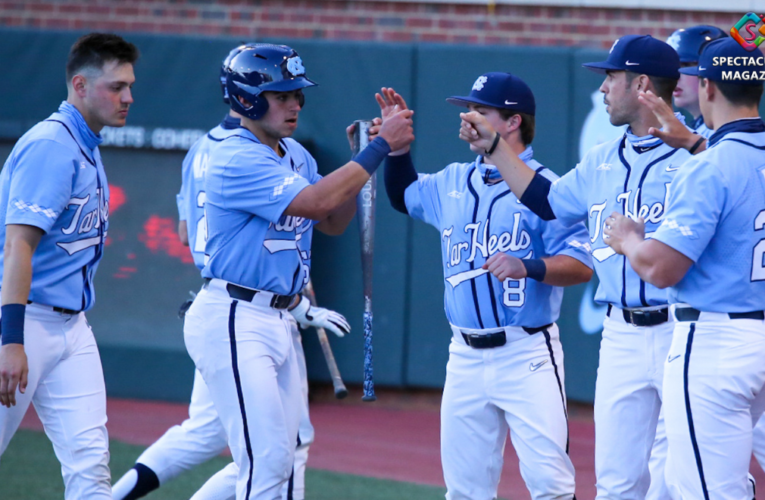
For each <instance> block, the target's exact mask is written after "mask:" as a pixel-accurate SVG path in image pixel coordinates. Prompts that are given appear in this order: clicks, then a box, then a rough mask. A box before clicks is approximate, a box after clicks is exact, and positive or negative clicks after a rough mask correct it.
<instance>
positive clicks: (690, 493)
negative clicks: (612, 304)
mask: <svg viewBox="0 0 765 500" xmlns="http://www.w3.org/2000/svg"><path fill="white" fill-rule="evenodd" d="M674 307H675V306H673V308H674ZM763 360H765V322H763V321H762V320H754V319H730V318H729V316H728V315H727V314H723V313H707V312H702V313H701V314H700V316H699V320H698V321H678V322H677V323H676V326H675V331H674V336H673V340H672V347H671V348H670V352H669V357H668V358H667V364H666V368H665V376H664V394H665V398H664V418H665V419H666V423H667V438H668V439H669V455H668V460H667V484H668V486H669V489H670V492H671V493H672V495H673V498H674V499H676V500H679V499H704V500H750V498H751V497H750V496H749V494H748V493H747V488H748V483H749V482H748V479H747V473H748V471H749V464H750V461H751V456H752V428H753V426H754V424H755V423H756V422H757V421H758V420H759V418H760V416H761V415H762V413H763V409H765V391H763V388H765V362H763Z"/></svg>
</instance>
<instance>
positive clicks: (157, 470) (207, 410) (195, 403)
mask: <svg viewBox="0 0 765 500" xmlns="http://www.w3.org/2000/svg"><path fill="white" fill-rule="evenodd" d="M252 46H253V44H247V45H240V46H238V47H236V48H234V49H233V50H231V52H230V53H229V54H228V56H227V57H226V58H225V59H224V60H223V64H222V65H221V90H222V92H223V102H224V103H225V104H227V105H230V102H229V97H228V92H227V91H226V73H225V68H226V67H227V66H228V64H229V63H230V62H231V60H232V59H233V58H234V56H236V55H237V54H239V53H240V52H241V51H242V50H243V49H244V48H245V47H252ZM240 118H241V117H240V115H239V114H238V113H236V112H234V111H233V110H229V114H228V116H226V117H225V118H224V119H223V121H222V122H221V123H220V124H219V125H218V126H217V127H215V128H213V129H212V130H211V131H210V132H209V133H208V134H207V135H206V136H203V137H201V138H200V139H199V140H198V141H197V142H196V143H194V145H192V147H191V148H190V149H189V152H188V154H187V155H186V157H185V158H184V161H183V169H182V178H183V182H182V184H181V190H180V193H178V196H177V200H178V214H179V220H180V222H179V225H178V233H179V235H180V237H181V240H182V241H183V243H184V244H185V245H187V246H189V247H190V248H191V253H192V256H193V257H194V263H195V264H196V266H197V267H198V268H199V269H200V271H201V270H202V269H203V268H204V262H205V254H204V244H205V240H206V233H207V225H206V221H205V215H204V201H205V191H204V178H205V171H206V169H207V162H208V159H209V157H210V154H211V151H212V149H213V147H214V146H215V145H216V144H218V143H219V142H221V141H223V140H224V139H225V138H227V137H229V136H231V135H233V134H236V133H238V132H241V129H240ZM307 300H308V299H306V301H307ZM302 305H303V306H305V305H308V307H307V308H306V307H301V308H300V309H301V310H302V309H305V311H303V314H297V313H298V310H297V309H293V311H292V312H293V314H295V315H296V316H297V318H296V319H299V320H301V322H302V323H301V324H303V325H311V326H320V327H324V328H326V329H328V330H331V331H332V332H334V333H335V334H336V335H337V336H339V337H343V336H344V335H345V334H346V333H349V331H350V326H349V325H348V323H347V321H346V320H345V318H344V317H342V316H341V315H340V314H338V313H336V312H334V311H329V310H326V309H323V308H318V307H310V303H309V302H304V303H303V304H302ZM186 307H188V306H186ZM309 318H310V319H309ZM291 327H292V328H291V330H292V332H291V333H292V339H293V343H294V346H295V352H296V354H297V359H298V368H299V371H300V382H301V388H302V392H303V394H302V401H303V403H304V404H303V405H302V408H301V420H300V428H299V433H298V440H299V441H298V442H299V445H298V448H297V450H296V451H295V464H294V467H293V475H292V477H291V480H290V481H289V482H288V483H287V484H285V485H284V492H283V495H282V496H283V498H285V499H287V500H293V499H294V500H302V499H303V498H304V491H305V480H304V479H305V478H304V474H305V464H306V461H307V459H308V447H309V446H310V444H311V443H312V442H313V435H314V431H313V426H312V425H311V421H310V419H309V414H308V377H307V372H306V367H305V355H304V353H303V347H302V342H301V338H300V332H299V331H298V329H297V323H296V320H295V319H293V320H291ZM226 447H227V442H226V432H225V429H224V428H223V424H222V423H221V421H220V419H219V418H218V414H217V413H216V411H215V407H214V405H213V402H212V399H211V398H210V393H209V390H208V388H207V386H206V385H205V382H204V380H203V378H202V376H201V374H200V373H199V371H196V372H195V374H194V385H193V388H192V393H191V404H190V405H189V418H188V419H187V420H185V421H184V422H183V423H182V424H181V425H176V426H174V427H172V428H170V429H169V430H168V431H167V432H166V433H165V434H164V435H163V436H162V437H161V438H160V439H159V440H158V441H157V442H155V443H154V444H152V445H151V446H150V447H149V448H148V449H147V450H146V451H144V452H143V453H142V454H141V456H140V457H139V458H138V460H137V461H136V465H135V466H134V467H133V468H132V469H131V470H130V471H128V472H127V473H126V474H125V475H124V476H123V477H122V478H121V479H120V480H119V481H118V482H117V483H116V484H115V485H114V488H113V489H112V493H113V495H114V499H115V500H132V499H136V498H141V497H143V496H145V495H146V494H148V493H149V492H151V491H153V490H155V489H157V488H159V486H160V485H162V484H166V483H167V482H168V481H170V480H171V479H173V478H175V477H176V476H178V475H179V474H180V473H182V472H184V471H186V470H189V469H191V468H193V467H195V466H197V465H199V464H201V463H203V462H206V461H207V460H209V459H211V458H213V457H215V456H217V455H219V454H220V453H221V452H223V451H224V450H225V449H226ZM256 473H257V471H256ZM236 476H237V474H236V473H234V474H233V476H231V475H229V476H218V477H214V478H212V479H211V480H210V481H208V482H207V483H206V485H205V486H204V488H203V489H202V490H201V491H200V492H199V493H197V496H196V497H195V498H199V499H202V498H217V499H221V498H232V499H233V498H234V497H235V486H236Z"/></svg>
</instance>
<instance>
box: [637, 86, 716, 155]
mask: <svg viewBox="0 0 765 500" xmlns="http://www.w3.org/2000/svg"><path fill="white" fill-rule="evenodd" d="M638 100H639V101H640V103H641V104H643V105H644V106H646V107H647V108H648V109H650V110H651V111H652V112H653V114H654V115H655V116H656V118H657V119H658V120H659V123H661V130H660V129H657V128H655V127H651V128H649V129H648V133H649V134H651V135H652V136H654V137H658V138H659V139H661V140H662V141H663V142H664V143H665V144H667V145H668V146H672V147H673V148H684V149H688V150H690V149H691V148H692V147H693V146H694V144H696V142H697V141H698V140H699V138H700V136H699V135H698V134H694V133H693V132H691V131H690V130H688V127H686V126H685V125H683V124H682V123H681V122H680V120H678V119H677V117H676V116H675V113H674V111H672V107H671V106H670V105H669V104H667V103H666V102H664V99H662V98H661V97H659V96H657V95H656V94H654V93H653V92H651V91H650V90H649V91H647V92H640V94H639V95H638ZM703 150H704V148H699V149H697V150H696V151H694V152H700V151H703Z"/></svg>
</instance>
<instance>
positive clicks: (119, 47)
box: [66, 33, 139, 82]
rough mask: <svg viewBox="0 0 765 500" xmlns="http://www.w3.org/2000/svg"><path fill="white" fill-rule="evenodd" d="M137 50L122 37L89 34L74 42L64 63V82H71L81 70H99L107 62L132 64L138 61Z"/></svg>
mask: <svg viewBox="0 0 765 500" xmlns="http://www.w3.org/2000/svg"><path fill="white" fill-rule="evenodd" d="M138 56H139V53H138V49H137V48H136V46H135V45H133V44H132V43H130V42H126V41H125V40H123V39H122V37H120V36H117V35H112V34H110V33H90V34H88V35H83V36H81V37H80V38H78V39H77V41H76V42H74V45H72V48H71V49H70V50H69V59H67V61H66V80H67V82H69V81H71V80H72V77H74V75H76V74H77V73H78V72H79V71H80V70H82V68H85V67H91V68H94V69H97V70H101V69H102V68H103V67H104V64H105V63H107V62H109V61H118V62H119V63H120V64H122V63H130V64H133V63H135V62H136V61H137V60H138Z"/></svg>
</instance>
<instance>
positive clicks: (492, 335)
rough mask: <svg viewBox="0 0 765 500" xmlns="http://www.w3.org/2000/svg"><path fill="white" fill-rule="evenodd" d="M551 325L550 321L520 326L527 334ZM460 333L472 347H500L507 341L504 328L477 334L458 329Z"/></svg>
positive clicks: (532, 333) (537, 331)
mask: <svg viewBox="0 0 765 500" xmlns="http://www.w3.org/2000/svg"><path fill="white" fill-rule="evenodd" d="M551 326H552V323H550V324H549V325H544V326H539V327H536V328H528V327H525V326H523V327H521V328H523V330H524V331H525V332H526V333H528V334H529V335H534V334H535V333H539V332H541V331H542V330H546V329H548V328H550V327H551ZM460 333H462V338H463V339H465V343H466V344H467V345H469V346H470V347H472V348H473V349H491V348H492V347H501V346H503V345H505V343H507V336H506V335H505V330H497V331H494V332H489V333H484V334H481V335H477V334H475V333H465V332H463V331H462V330H460Z"/></svg>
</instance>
